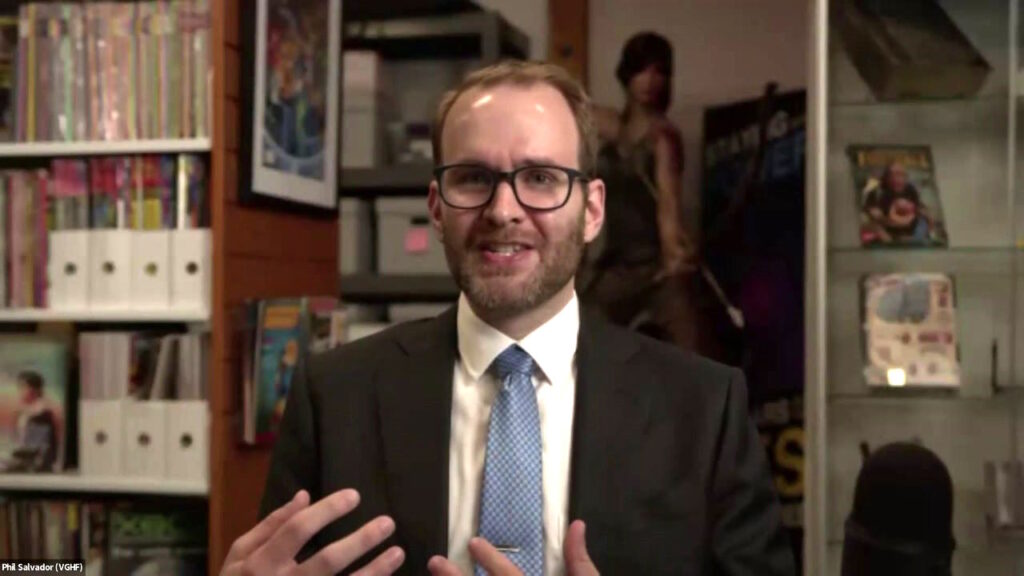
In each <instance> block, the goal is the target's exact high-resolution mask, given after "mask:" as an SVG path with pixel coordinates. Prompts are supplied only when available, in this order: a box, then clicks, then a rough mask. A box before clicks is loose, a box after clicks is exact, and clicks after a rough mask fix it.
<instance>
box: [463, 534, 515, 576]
mask: <svg viewBox="0 0 1024 576" xmlns="http://www.w3.org/2000/svg"><path fill="white" fill-rule="evenodd" d="M469 555H470V556H472V557H473V560H474V561H475V562H476V563H477V564H479V565H480V566H481V567H482V568H483V569H484V570H486V571H487V573H488V574H491V575H492V576H506V575H509V576H511V575H514V574H515V575H519V576H522V572H520V571H519V568H518V567H517V566H516V565H515V564H513V563H512V561H510V560H509V559H508V558H506V557H505V555H504V554H502V553H501V552H498V549H497V548H495V547H494V546H492V545H491V543H490V542H488V541H487V540H484V539H483V538H480V537H477V538H473V539H471V540H470V541H469Z"/></svg>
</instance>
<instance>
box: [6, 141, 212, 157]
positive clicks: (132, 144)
mask: <svg viewBox="0 0 1024 576" xmlns="http://www.w3.org/2000/svg"><path fill="white" fill-rule="evenodd" d="M209 151H210V139H209V138H180V139H171V138H166V139H153V140H107V141H104V140H96V141H82V142H74V141H72V142H7V143H2V142H0V158H16V157H54V156H102V155H114V154H173V153H183V152H209Z"/></svg>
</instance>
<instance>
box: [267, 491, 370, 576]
mask: <svg viewBox="0 0 1024 576" xmlns="http://www.w3.org/2000/svg"><path fill="white" fill-rule="evenodd" d="M358 505H359V493H358V492H356V491H355V490H351V489H346V490H339V491H338V492H335V493H333V494H331V495H330V496H327V497H325V498H323V499H321V500H320V501H319V502H317V503H316V504H313V505H312V506H309V507H307V508H306V509H305V510H303V511H301V512H299V513H298V514H295V515H294V516H292V518H291V519H289V520H288V521H287V522H285V523H284V525H283V526H281V527H280V528H279V529H278V530H277V532H275V533H274V535H273V536H272V537H271V538H270V540H268V541H267V543H266V544H265V545H264V546H263V547H262V548H261V549H260V550H258V551H257V554H258V555H259V559H258V560H259V563H258V565H263V566H280V565H281V563H283V562H287V561H291V560H292V559H293V558H295V555H296V554H298V552H299V550H300V549H301V548H302V547H303V546H304V545H305V544H306V542H308V541H309V539H310V538H312V537H313V536H314V535H315V534H316V533H317V532H319V531H320V529H322V528H323V527H324V526H326V525H328V524H330V523H331V522H333V521H335V520H337V519H338V518H341V517H342V516H344V515H346V514H348V513H349V512H351V511H352V510H353V509H355V507H356V506H358Z"/></svg>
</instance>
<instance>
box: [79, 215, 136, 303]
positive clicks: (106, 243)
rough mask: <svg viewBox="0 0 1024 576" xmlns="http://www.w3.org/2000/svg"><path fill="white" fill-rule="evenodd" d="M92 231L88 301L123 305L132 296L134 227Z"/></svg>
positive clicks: (90, 232) (88, 273)
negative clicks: (132, 229)
mask: <svg viewBox="0 0 1024 576" xmlns="http://www.w3.org/2000/svg"><path fill="white" fill-rule="evenodd" d="M88 234H89V248H88V250H89V269H88V272H87V275H88V277H89V305H90V306H91V307H96V308H113V307H119V306H120V307H123V306H124V305H125V303H126V302H128V301H129V299H130V298H131V287H132V277H131V264H132V231H131V230H91V231H89V232H88Z"/></svg>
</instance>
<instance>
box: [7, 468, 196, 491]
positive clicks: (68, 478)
mask: <svg viewBox="0 0 1024 576" xmlns="http://www.w3.org/2000/svg"><path fill="white" fill-rule="evenodd" d="M0 491H4V492H7V491H19V492H55V493H69V492H72V493H73V492H86V493H92V494H138V495H154V496H196V497H205V496H206V494H207V492H208V491H209V486H208V484H207V483H206V482H196V481H190V480H171V479H164V478H140V477H131V476H115V477H103V476H83V475H81V474H78V473H76V472H74V471H68V472H64V473H60V474H0Z"/></svg>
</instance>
